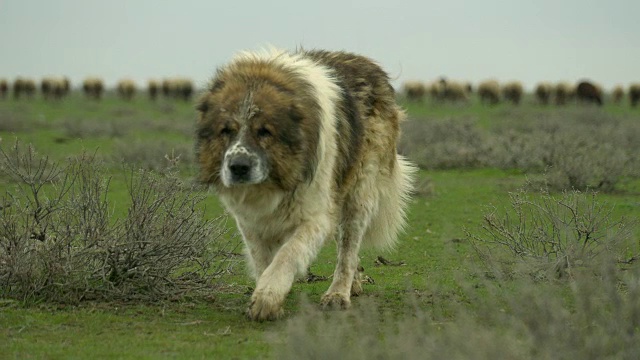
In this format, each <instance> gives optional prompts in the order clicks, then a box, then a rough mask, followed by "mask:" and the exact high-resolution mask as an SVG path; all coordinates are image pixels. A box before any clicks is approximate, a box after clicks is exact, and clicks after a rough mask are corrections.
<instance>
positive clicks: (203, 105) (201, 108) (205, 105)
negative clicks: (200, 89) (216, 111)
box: [196, 94, 209, 114]
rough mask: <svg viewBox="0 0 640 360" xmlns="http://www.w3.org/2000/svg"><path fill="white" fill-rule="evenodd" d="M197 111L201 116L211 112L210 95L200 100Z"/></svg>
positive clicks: (197, 103)
mask: <svg viewBox="0 0 640 360" xmlns="http://www.w3.org/2000/svg"><path fill="white" fill-rule="evenodd" d="M196 110H197V111H198V112H199V113H201V114H204V113H206V112H207V111H209V94H204V95H202V96H201V97H200V99H198V101H197V102H196Z"/></svg>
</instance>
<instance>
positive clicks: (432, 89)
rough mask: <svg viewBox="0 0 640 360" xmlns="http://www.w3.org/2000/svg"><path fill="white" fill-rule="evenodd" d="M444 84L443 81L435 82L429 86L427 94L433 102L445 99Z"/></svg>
mask: <svg viewBox="0 0 640 360" xmlns="http://www.w3.org/2000/svg"><path fill="white" fill-rule="evenodd" d="M444 88H445V86H444V83H443V82H442V81H434V82H432V83H429V85H427V93H428V94H429V97H430V98H431V99H433V100H436V101H440V100H443V99H444Z"/></svg>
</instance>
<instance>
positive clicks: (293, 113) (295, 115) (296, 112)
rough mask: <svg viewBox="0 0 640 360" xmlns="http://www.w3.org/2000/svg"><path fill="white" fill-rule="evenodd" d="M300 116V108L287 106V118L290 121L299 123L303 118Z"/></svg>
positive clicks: (294, 105)
mask: <svg viewBox="0 0 640 360" xmlns="http://www.w3.org/2000/svg"><path fill="white" fill-rule="evenodd" d="M302 114H303V112H302V111H301V110H300V107H298V105H296V104H293V105H291V106H289V117H290V118H291V120H293V121H295V122H300V121H301V120H302V119H303V118H304V116H303V115H302Z"/></svg>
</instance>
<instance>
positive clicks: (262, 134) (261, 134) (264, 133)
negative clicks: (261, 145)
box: [257, 126, 271, 138]
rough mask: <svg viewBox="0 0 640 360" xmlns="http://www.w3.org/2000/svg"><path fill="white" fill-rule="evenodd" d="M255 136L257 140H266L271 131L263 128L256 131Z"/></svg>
mask: <svg viewBox="0 0 640 360" xmlns="http://www.w3.org/2000/svg"><path fill="white" fill-rule="evenodd" d="M257 135H258V137H259V138H267V137H270V136H271V131H269V129H267V128H266V127H264V126H263V127H261V128H259V129H258V133H257Z"/></svg>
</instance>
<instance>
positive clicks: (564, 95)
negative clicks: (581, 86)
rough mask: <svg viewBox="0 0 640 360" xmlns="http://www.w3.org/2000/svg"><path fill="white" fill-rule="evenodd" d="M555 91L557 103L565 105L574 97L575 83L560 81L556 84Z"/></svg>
mask: <svg viewBox="0 0 640 360" xmlns="http://www.w3.org/2000/svg"><path fill="white" fill-rule="evenodd" d="M554 93H555V99H556V105H565V104H566V103H567V102H569V101H570V100H571V99H572V98H573V95H574V93H575V90H574V88H573V85H571V84H569V83H567V82H559V83H557V84H556V86H555V89H554Z"/></svg>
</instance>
